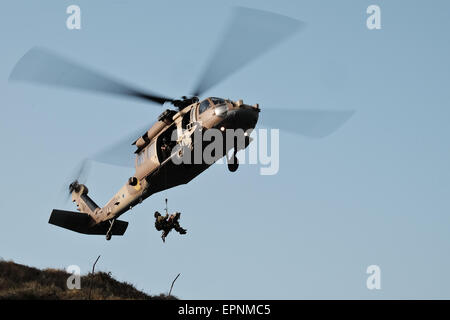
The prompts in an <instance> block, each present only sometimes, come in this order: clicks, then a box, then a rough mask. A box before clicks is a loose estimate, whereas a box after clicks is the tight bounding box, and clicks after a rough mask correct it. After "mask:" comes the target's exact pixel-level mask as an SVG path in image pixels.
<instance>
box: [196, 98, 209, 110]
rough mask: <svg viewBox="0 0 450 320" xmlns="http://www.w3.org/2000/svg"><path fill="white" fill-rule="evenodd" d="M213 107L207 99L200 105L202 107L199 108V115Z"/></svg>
mask: <svg viewBox="0 0 450 320" xmlns="http://www.w3.org/2000/svg"><path fill="white" fill-rule="evenodd" d="M210 106H211V103H210V101H209V99H205V100H203V101H202V102H201V103H200V106H199V108H198V112H199V113H203V112H205V111H206V109H208V108H209V107H210Z"/></svg>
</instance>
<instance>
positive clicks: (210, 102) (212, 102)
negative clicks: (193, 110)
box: [198, 97, 227, 113]
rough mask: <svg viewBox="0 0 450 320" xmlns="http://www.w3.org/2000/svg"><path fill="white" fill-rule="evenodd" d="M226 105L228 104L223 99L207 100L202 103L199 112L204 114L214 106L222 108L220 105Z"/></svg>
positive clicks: (213, 98)
mask: <svg viewBox="0 0 450 320" xmlns="http://www.w3.org/2000/svg"><path fill="white" fill-rule="evenodd" d="M226 103H227V102H226V100H225V99H222V98H216V97H210V98H206V99H205V100H203V101H202V102H200V106H199V108H198V112H199V113H203V112H205V111H206V110H207V109H208V108H210V107H212V106H220V105H224V104H226Z"/></svg>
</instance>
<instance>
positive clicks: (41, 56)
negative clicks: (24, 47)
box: [9, 47, 172, 104]
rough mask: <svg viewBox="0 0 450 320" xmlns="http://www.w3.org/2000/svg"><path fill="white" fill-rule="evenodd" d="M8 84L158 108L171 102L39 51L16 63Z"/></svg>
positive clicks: (32, 51)
mask: <svg viewBox="0 0 450 320" xmlns="http://www.w3.org/2000/svg"><path fill="white" fill-rule="evenodd" d="M9 80H10V81H11V80H12V81H25V82H34V83H38V84H46V85H54V86H60V87H69V88H76V89H81V90H88V91H95V92H102V93H109V94H115V95H121V96H129V97H134V98H139V99H143V100H146V101H152V102H156V103H159V104H163V103H164V102H166V101H172V99H171V98H166V97H163V96H159V95H155V94H153V93H149V92H144V91H142V90H138V89H136V88H134V87H132V86H130V85H128V84H125V83H123V82H120V81H118V80H115V79H113V78H111V77H109V76H106V75H104V74H102V73H100V72H97V71H94V70H91V69H89V68H87V67H85V66H82V65H80V64H77V63H75V62H72V61H69V60H67V59H65V58H62V57H60V56H58V55H56V54H54V53H52V52H50V51H48V50H47V49H43V48H38V47H34V48H32V49H30V50H29V51H28V52H27V53H26V54H25V55H24V56H23V57H22V58H21V59H20V60H19V62H17V64H16V65H15V67H14V69H13V71H12V72H11V75H10V76H9Z"/></svg>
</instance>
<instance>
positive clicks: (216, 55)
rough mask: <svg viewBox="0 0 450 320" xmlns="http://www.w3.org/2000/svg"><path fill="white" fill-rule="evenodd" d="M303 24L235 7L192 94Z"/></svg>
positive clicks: (263, 12) (259, 11) (234, 70)
mask: <svg viewBox="0 0 450 320" xmlns="http://www.w3.org/2000/svg"><path fill="white" fill-rule="evenodd" d="M303 26H304V23H303V22H301V21H298V20H295V19H292V18H288V17H285V16H282V15H279V14H275V13H270V12H266V11H261V10H256V9H249V8H242V7H236V8H234V9H233V16H232V19H231V21H230V23H229V25H228V28H227V29H226V31H225V33H224V35H223V38H222V39H220V41H219V44H218V46H217V47H216V49H215V51H214V52H213V54H212V56H211V57H210V59H209V62H208V64H207V65H206V68H205V69H204V71H203V74H202V75H201V77H200V79H199V81H198V83H197V86H196V87H195V90H194V95H195V96H200V95H201V94H202V93H204V92H205V91H207V90H208V89H210V88H211V87H212V86H214V85H216V84H218V83H219V82H221V81H223V80H224V79H225V78H227V77H228V76H230V75H231V74H232V73H234V72H236V71H237V70H238V69H240V68H242V67H243V66H245V65H246V64H248V63H249V62H251V61H252V60H254V59H256V58H258V57H259V56H261V55H262V54H263V53H265V52H267V51H268V50H270V49H271V48H273V47H274V46H276V45H277V44H279V43H280V42H282V41H283V40H285V39H286V38H287V37H288V36H290V35H292V34H294V33H295V32H296V31H298V30H299V29H300V28H301V27H303Z"/></svg>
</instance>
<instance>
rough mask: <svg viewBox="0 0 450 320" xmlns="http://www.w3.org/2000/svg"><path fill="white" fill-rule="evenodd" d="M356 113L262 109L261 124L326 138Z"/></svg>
mask: <svg viewBox="0 0 450 320" xmlns="http://www.w3.org/2000/svg"><path fill="white" fill-rule="evenodd" d="M353 113H354V111H331V110H292V109H276V110H274V109H261V112H260V114H259V121H258V122H260V123H261V124H263V125H266V126H269V127H272V128H279V129H281V130H285V131H287V132H290V133H296V134H300V135H303V136H306V137H309V138H324V137H326V136H328V135H330V134H332V133H334V132H335V131H336V130H338V129H339V128H340V127H341V126H342V125H343V124H344V123H345V122H346V121H347V120H348V119H350V117H351V116H352V115H353Z"/></svg>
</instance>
